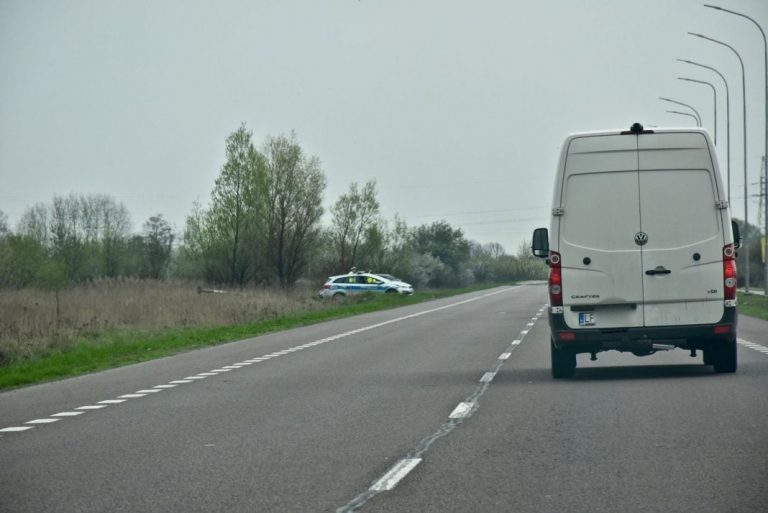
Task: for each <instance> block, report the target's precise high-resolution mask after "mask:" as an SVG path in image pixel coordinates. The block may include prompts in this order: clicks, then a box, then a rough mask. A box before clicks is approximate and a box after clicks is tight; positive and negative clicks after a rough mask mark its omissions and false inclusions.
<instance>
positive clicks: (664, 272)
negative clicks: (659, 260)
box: [645, 266, 672, 276]
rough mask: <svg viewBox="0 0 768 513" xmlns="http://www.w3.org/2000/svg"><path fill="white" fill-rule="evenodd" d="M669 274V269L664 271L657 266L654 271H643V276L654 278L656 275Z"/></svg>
mask: <svg viewBox="0 0 768 513" xmlns="http://www.w3.org/2000/svg"><path fill="white" fill-rule="evenodd" d="M671 272H672V271H670V270H669V269H664V268H663V267H661V266H659V267H657V268H656V269H650V270H648V271H645V274H647V275H649V276H655V275H657V274H669V273H671Z"/></svg>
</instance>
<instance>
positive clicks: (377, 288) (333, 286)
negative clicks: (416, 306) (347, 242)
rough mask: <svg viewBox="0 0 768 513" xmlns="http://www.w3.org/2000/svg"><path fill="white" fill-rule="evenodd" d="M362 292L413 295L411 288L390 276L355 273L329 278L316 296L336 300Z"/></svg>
mask: <svg viewBox="0 0 768 513" xmlns="http://www.w3.org/2000/svg"><path fill="white" fill-rule="evenodd" d="M362 292H382V293H384V294H413V286H412V285H411V284H410V283H405V282H404V281H402V280H400V279H399V278H395V277H394V276H392V275H390V274H374V273H363V272H356V273H350V274H341V275H338V276H331V277H330V278H328V281H326V282H325V284H324V285H323V288H322V289H320V292H318V295H319V296H320V297H321V298H323V299H338V298H341V297H345V296H349V295H352V294H360V293H362Z"/></svg>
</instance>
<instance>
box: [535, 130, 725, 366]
mask: <svg viewBox="0 0 768 513" xmlns="http://www.w3.org/2000/svg"><path fill="white" fill-rule="evenodd" d="M734 234H736V240H734ZM738 239H739V235H738V226H737V225H736V224H735V223H732V222H731V219H730V215H729V212H728V203H727V195H726V192H725V190H724V189H723V185H722V182H721V179H720V171H719V169H718V165H717V158H716V155H715V151H714V146H713V144H712V141H711V139H710V137H709V134H708V133H707V131H706V130H704V129H694V128H690V129H654V130H645V129H643V126H642V125H640V124H639V123H635V124H634V125H632V127H631V128H630V130H627V131H618V130H617V131H605V132H589V133H579V134H572V135H570V136H569V137H568V138H567V139H566V140H565V143H564V144H563V148H562V152H561V155H560V163H559V165H558V170H557V177H556V179H555V190H554V197H553V201H552V218H551V225H550V230H549V232H547V229H546V228H539V229H537V230H536V231H534V236H533V248H532V249H533V253H534V255H536V256H539V257H545V258H547V259H548V263H549V267H550V274H549V299H550V311H549V324H550V328H551V355H552V375H553V377H555V378H567V377H572V376H573V374H574V371H575V368H576V354H577V353H591V355H592V359H593V360H594V359H596V354H597V353H598V352H600V351H607V350H618V351H628V352H632V353H633V354H635V355H637V356H646V355H649V354H653V353H655V352H656V351H659V350H670V349H674V348H682V349H685V350H689V351H690V352H691V356H696V350H702V351H703V358H704V364H705V365H713V366H714V369H715V371H716V372H735V371H736V262H735V258H736V249H737V248H738V243H739V240H738ZM550 241H551V243H550Z"/></svg>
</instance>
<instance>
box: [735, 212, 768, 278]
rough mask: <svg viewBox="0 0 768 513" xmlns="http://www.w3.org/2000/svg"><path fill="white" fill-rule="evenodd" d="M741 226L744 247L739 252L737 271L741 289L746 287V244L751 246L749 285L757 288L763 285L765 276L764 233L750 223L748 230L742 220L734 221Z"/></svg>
mask: <svg viewBox="0 0 768 513" xmlns="http://www.w3.org/2000/svg"><path fill="white" fill-rule="evenodd" d="M734 221H736V223H737V224H738V225H739V231H740V232H741V238H742V239H741V243H742V247H741V248H740V249H739V250H738V251H737V255H738V256H737V258H736V269H737V271H738V275H737V281H738V285H739V287H743V286H744V285H745V280H746V275H745V271H744V270H745V269H746V266H747V251H746V244H745V242H746V243H748V244H749V284H750V287H757V286H760V285H761V284H762V283H763V279H764V277H763V275H764V274H765V265H764V264H763V260H762V254H761V248H760V238H761V237H762V233H761V232H760V228H758V227H757V226H755V225H753V224H752V223H749V224H748V225H747V229H746V230H745V229H744V221H743V220H741V219H734Z"/></svg>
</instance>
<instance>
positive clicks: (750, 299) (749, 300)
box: [738, 292, 768, 321]
mask: <svg viewBox="0 0 768 513" xmlns="http://www.w3.org/2000/svg"><path fill="white" fill-rule="evenodd" d="M738 299H739V303H738V304H739V306H738V309H739V313H742V314H744V315H749V316H751V317H757V318H758V319H763V320H764V321H768V297H766V296H762V295H759V294H749V295H747V294H744V293H742V292H739V293H738Z"/></svg>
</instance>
